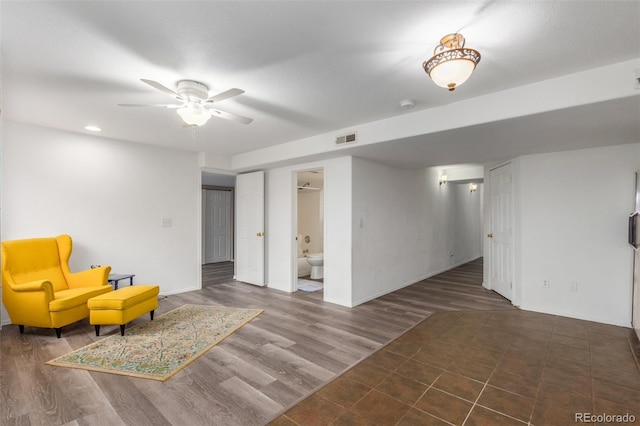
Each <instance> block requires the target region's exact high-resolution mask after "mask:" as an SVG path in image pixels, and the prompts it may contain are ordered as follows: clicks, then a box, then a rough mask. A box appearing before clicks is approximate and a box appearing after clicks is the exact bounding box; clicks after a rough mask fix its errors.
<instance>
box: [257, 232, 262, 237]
mask: <svg viewBox="0 0 640 426" xmlns="http://www.w3.org/2000/svg"><path fill="white" fill-rule="evenodd" d="M256 236H258V237H262V236H264V232H258V233H257V234H256Z"/></svg>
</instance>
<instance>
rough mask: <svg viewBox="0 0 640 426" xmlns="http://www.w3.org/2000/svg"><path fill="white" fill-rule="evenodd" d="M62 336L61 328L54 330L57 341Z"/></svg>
mask: <svg viewBox="0 0 640 426" xmlns="http://www.w3.org/2000/svg"><path fill="white" fill-rule="evenodd" d="M61 335H62V327H58V328H56V337H57V338H58V339H59V338H60V336H61Z"/></svg>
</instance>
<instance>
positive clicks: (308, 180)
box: [293, 169, 324, 293]
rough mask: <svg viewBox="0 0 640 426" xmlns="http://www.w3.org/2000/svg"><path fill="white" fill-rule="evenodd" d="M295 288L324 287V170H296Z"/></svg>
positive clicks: (316, 290)
mask: <svg viewBox="0 0 640 426" xmlns="http://www.w3.org/2000/svg"><path fill="white" fill-rule="evenodd" d="M296 184H297V188H296V202H295V205H296V209H295V212H296V213H295V218H296V221H295V223H296V228H295V234H296V246H297V248H296V251H295V257H296V258H295V259H294V260H295V261H294V262H293V264H294V269H295V271H294V272H295V273H294V277H297V282H296V288H295V289H296V290H297V291H302V292H307V293H315V292H320V291H323V290H324V170H323V169H313V170H305V171H299V172H296Z"/></svg>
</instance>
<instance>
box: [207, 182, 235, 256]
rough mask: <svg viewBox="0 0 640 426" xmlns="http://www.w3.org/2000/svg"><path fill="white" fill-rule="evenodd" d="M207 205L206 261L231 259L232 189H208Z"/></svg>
mask: <svg viewBox="0 0 640 426" xmlns="http://www.w3.org/2000/svg"><path fill="white" fill-rule="evenodd" d="M205 205H206V208H205V211H206V218H205V262H206V263H216V262H227V261H230V260H231V235H232V232H231V191H219V190H207V191H206V195H205Z"/></svg>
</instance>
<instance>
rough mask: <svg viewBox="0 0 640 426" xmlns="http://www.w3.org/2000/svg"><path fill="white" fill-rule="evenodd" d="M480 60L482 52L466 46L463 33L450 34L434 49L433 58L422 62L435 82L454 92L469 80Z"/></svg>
mask: <svg viewBox="0 0 640 426" xmlns="http://www.w3.org/2000/svg"><path fill="white" fill-rule="evenodd" d="M478 62H480V52H478V51H477V50H474V49H469V48H465V47H464V37H463V36H462V34H457V33H455V34H449V35H446V36H444V37H442V39H441V40H440V44H439V45H438V46H436V48H435V49H433V56H432V57H431V59H429V60H427V61H424V62H423V63H422V68H424V71H425V72H426V73H427V74H429V77H431V79H432V80H433V82H434V83H435V84H437V85H438V86H440V87H444V88H445V89H449V91H450V92H453V91H454V90H455V88H456V87H458V86H460V85H461V84H462V83H464V82H465V81H467V79H468V78H469V76H471V73H472V72H473V70H474V69H475V68H476V65H478Z"/></svg>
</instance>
